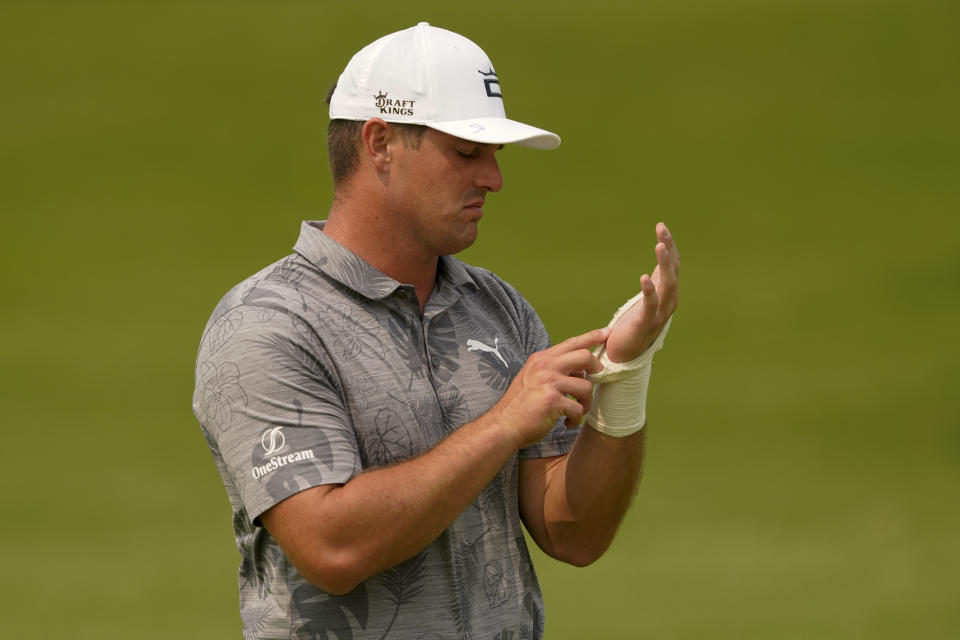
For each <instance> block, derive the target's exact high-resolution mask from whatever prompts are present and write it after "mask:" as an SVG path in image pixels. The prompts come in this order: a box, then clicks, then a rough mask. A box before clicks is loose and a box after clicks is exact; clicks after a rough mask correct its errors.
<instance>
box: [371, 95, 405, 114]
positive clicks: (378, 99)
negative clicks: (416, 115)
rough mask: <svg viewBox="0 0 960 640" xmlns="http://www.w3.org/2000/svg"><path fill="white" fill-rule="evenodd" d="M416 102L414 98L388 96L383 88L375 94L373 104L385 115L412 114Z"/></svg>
mask: <svg viewBox="0 0 960 640" xmlns="http://www.w3.org/2000/svg"><path fill="white" fill-rule="evenodd" d="M414 102H415V101H414V100H394V99H392V98H388V97H387V94H386V93H385V92H384V91H383V89H381V90H380V93H378V94H377V95H375V96H373V106H375V107H376V108H377V109H379V110H380V113H382V114H385V115H394V116H412V115H413V103H414Z"/></svg>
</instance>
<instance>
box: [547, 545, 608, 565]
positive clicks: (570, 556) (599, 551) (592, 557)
mask: <svg viewBox="0 0 960 640" xmlns="http://www.w3.org/2000/svg"><path fill="white" fill-rule="evenodd" d="M606 550H607V546H606V545H603V546H602V547H600V546H593V547H589V546H576V547H571V548H569V549H562V550H558V553H557V555H555V556H554V558H556V559H557V560H560V561H561V562H565V563H567V564H569V565H573V566H574V567H588V566H590V565H591V564H593V563H594V562H596V561H597V560H599V559H600V556H602V555H603V554H604V552H606Z"/></svg>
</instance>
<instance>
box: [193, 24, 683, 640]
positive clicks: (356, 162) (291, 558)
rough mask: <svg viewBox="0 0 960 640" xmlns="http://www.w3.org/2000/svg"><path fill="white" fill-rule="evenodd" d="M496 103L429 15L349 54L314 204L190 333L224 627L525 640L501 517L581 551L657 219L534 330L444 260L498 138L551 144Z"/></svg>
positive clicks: (634, 357) (471, 229)
mask: <svg viewBox="0 0 960 640" xmlns="http://www.w3.org/2000/svg"><path fill="white" fill-rule="evenodd" d="M504 95H509V88H508V90H507V92H506V93H505V92H504V89H503V87H501V85H500V81H499V78H498V75H497V71H496V69H495V67H494V66H493V64H492V63H491V62H490V60H489V58H488V57H487V56H486V54H485V53H484V52H483V51H482V50H481V49H480V48H479V47H478V46H477V45H475V44H474V43H473V42H471V41H470V40H468V39H466V38H464V37H463V36H460V35H457V34H455V33H452V32H450V31H446V30H444V29H439V28H436V27H433V26H430V25H428V24H427V23H420V24H419V25H417V26H415V27H412V28H409V29H406V30H403V31H399V32H397V33H393V34H390V35H387V36H385V37H383V38H381V39H379V40H377V41H376V42H374V43H372V44H370V45H368V46H366V47H364V48H363V49H362V50H360V51H359V52H358V53H357V54H356V55H355V56H354V57H353V58H352V59H351V60H350V62H349V63H348V64H347V66H346V69H345V70H344V72H343V74H342V75H341V76H340V78H339V80H338V81H337V84H336V87H335V88H334V90H333V91H332V94H331V96H330V100H329V102H330V118H331V122H330V125H329V130H328V147H329V153H330V165H331V168H332V172H333V181H334V198H333V203H332V205H331V208H330V211H329V215H328V216H327V218H326V220H325V221H309V222H304V223H303V225H302V227H301V230H300V236H299V239H298V240H297V241H296V244H295V246H294V253H293V254H292V255H290V256H288V257H286V258H284V259H282V260H280V261H279V262H277V263H275V264H272V265H270V266H268V267H266V268H264V269H263V270H261V271H260V272H259V273H256V274H255V275H253V276H251V277H249V278H247V279H246V280H244V281H243V282H241V283H240V284H239V285H237V286H236V287H234V288H233V289H232V290H231V291H230V292H229V293H228V294H227V295H226V296H225V297H224V298H223V299H222V300H221V301H220V303H219V305H217V307H216V309H215V310H214V312H213V315H212V316H211V318H210V321H209V323H208V324H207V327H206V329H205V330H204V333H203V337H202V341H201V345H200V350H199V355H198V358H197V367H196V388H195V393H194V399H193V408H194V412H195V414H196V416H197V418H198V419H199V421H200V423H201V425H202V428H203V433H204V435H205V437H206V439H207V442H208V444H209V447H210V450H211V451H212V453H213V457H214V461H215V462H216V464H217V467H218V469H219V471H220V475H221V476H222V479H223V483H224V485H225V487H226V490H227V494H228V496H229V499H230V503H231V505H232V508H233V529H234V535H235V538H236V543H237V547H238V549H239V551H240V554H241V557H242V563H241V565H240V570H239V591H240V612H241V616H242V620H243V633H244V637H246V638H258V639H268V638H270V639H274V638H276V639H279V638H284V639H286V638H304V639H305V638H311V639H314V638H328V637H336V638H341V639H344V638H397V639H403V638H409V639H434V640H436V639H439V638H444V639H451V640H452V639H454V638H483V639H484V640H488V639H490V638H518V639H519V638H540V637H542V636H543V633H544V623H545V617H544V607H543V599H542V597H541V592H540V588H539V585H538V583H537V577H536V573H535V571H534V568H533V565H532V563H531V561H530V555H529V553H528V551H527V546H526V543H525V541H524V534H523V530H522V527H521V523H522V524H523V526H525V527H526V530H527V531H528V532H529V534H530V536H531V537H532V539H533V540H534V541H535V542H536V544H537V545H538V546H539V547H540V548H541V549H543V551H544V552H545V553H546V554H548V555H550V556H552V557H553V558H556V559H558V560H560V561H562V562H567V563H570V564H573V565H577V566H584V565H588V564H590V563H591V562H593V561H594V560H596V559H597V558H599V557H600V556H601V555H602V554H603V553H604V552H605V550H606V549H607V548H608V546H609V545H610V542H611V540H612V539H613V536H614V534H615V532H616V530H617V527H618V526H619V524H620V522H621V520H622V518H623V515H624V513H625V512H626V510H627V508H628V506H629V504H630V501H631V498H632V496H633V494H634V492H635V489H636V486H637V483H638V479H639V477H640V471H641V463H642V460H643V444H644V433H645V432H644V430H643V427H644V424H645V421H646V417H645V400H646V394H647V382H648V380H649V376H650V367H651V362H652V357H653V353H654V352H655V351H656V350H657V349H659V348H660V346H661V344H662V342H663V339H664V336H665V335H666V332H667V328H668V325H669V320H670V317H671V315H672V313H673V311H674V309H675V308H676V305H677V288H678V281H677V273H678V268H679V255H678V253H677V249H676V245H675V243H674V240H673V238H672V237H671V235H670V232H669V231H668V229H667V227H666V226H664V225H663V224H658V225H657V227H656V243H655V244H654V249H653V253H654V254H655V255H651V256H649V259H650V260H651V261H653V260H654V259H655V261H656V268H655V269H654V270H653V272H652V275H651V276H648V275H643V276H641V277H640V278H639V280H638V285H639V288H640V292H639V293H638V295H637V296H636V297H635V298H633V299H631V300H630V301H628V302H627V303H626V304H625V305H624V306H623V307H622V308H621V309H620V310H619V311H618V312H617V313H616V314H614V319H613V320H612V321H611V323H610V326H608V327H604V328H598V329H595V330H592V331H588V332H587V333H584V334H582V335H578V336H575V337H572V338H569V339H567V340H564V341H563V342H560V343H558V344H556V345H553V346H551V345H550V340H549V338H548V336H547V332H546V330H545V329H544V326H543V323H542V322H541V321H540V318H539V317H538V316H537V314H536V312H535V311H534V309H533V308H532V307H531V306H530V304H529V303H528V302H527V301H526V300H525V299H524V298H523V297H522V296H521V295H520V294H519V293H518V292H517V291H516V290H515V289H514V288H513V287H511V286H510V285H509V284H507V283H506V282H504V281H503V280H501V279H500V278H498V277H497V276H496V275H494V274H493V273H491V272H490V271H487V270H485V269H482V268H478V267H474V266H470V265H467V264H465V263H463V262H461V261H460V260H458V259H456V258H454V257H452V256H453V255H454V254H456V253H457V252H459V251H461V250H463V249H465V248H467V247H469V246H470V245H471V244H473V242H474V241H475V240H476V239H477V234H478V226H479V223H480V220H481V218H482V217H483V215H484V213H485V210H486V208H487V205H488V203H487V202H486V200H487V197H488V196H489V195H490V194H492V193H496V192H498V191H500V189H501V187H502V186H503V177H502V175H501V172H500V168H499V166H498V163H497V154H498V152H500V151H501V149H503V147H504V145H510V144H519V145H522V146H526V147H533V148H535V149H552V148H554V147H556V146H557V145H559V143H560V139H559V137H557V136H556V135H555V134H553V133H550V132H548V131H544V130H542V129H538V128H535V127H532V126H529V125H526V124H521V123H519V122H515V121H513V120H509V119H507V118H506V117H505V112H504V106H503V96H504ZM527 215H531V216H534V215H543V214H542V212H535V211H530V212H528V213H527ZM548 223H549V221H548V220H546V219H545V220H544V224H548ZM577 240H579V238H571V243H573V242H576V241H577ZM570 312H571V313H575V312H576V307H575V306H574V305H571V308H570ZM581 423H583V426H581Z"/></svg>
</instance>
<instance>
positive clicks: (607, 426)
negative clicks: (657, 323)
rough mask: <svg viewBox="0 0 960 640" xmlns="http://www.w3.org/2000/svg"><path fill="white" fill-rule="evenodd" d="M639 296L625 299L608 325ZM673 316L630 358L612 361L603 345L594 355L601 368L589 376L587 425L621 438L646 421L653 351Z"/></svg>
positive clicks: (640, 426)
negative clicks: (590, 400) (590, 402)
mask: <svg viewBox="0 0 960 640" xmlns="http://www.w3.org/2000/svg"><path fill="white" fill-rule="evenodd" d="M642 299H643V293H640V294H638V295H636V296H634V297H633V298H631V299H630V300H628V301H627V303H626V304H624V305H623V306H622V307H620V309H618V310H617V313H615V314H614V316H613V319H612V320H611V321H610V325H609V326H610V327H613V326H614V325H615V324H616V323H617V321H618V320H619V319H620V317H621V316H622V315H623V314H624V313H625V312H626V311H627V310H628V309H629V308H630V307H632V306H633V305H634V304H637V303H639V302H640V301H641V300H642ZM672 320H673V318H672V317H671V318H669V319H667V322H666V324H664V325H663V329H661V330H660V334H659V335H658V336H657V338H656V339H655V340H654V341H653V344H651V345H650V347H648V348H647V350H646V351H644V352H643V353H642V354H640V355H639V356H638V357H636V358H634V359H633V360H630V361H629V362H612V361H611V360H610V359H609V358H608V357H607V353H606V347H605V346H601V347H600V350H599V351H598V352H597V357H599V358H600V362H601V363H602V364H603V371H601V372H599V373H595V374H590V375H589V376H588V378H589V380H590V381H591V382H593V383H594V385H595V386H594V390H593V405H592V407H591V409H590V412H589V413H588V414H587V415H586V416H585V419H586V422H587V424H588V425H590V426H591V427H593V428H594V429H596V430H597V431H599V432H600V433H603V434H606V435H608V436H613V437H615V438H624V437H626V436H629V435H631V434H633V433H636V432H637V431H639V430H640V429H642V428H643V426H644V425H645V424H646V421H647V415H646V404H647V388H648V387H649V385H650V371H651V369H652V367H653V355H654V354H655V353H656V352H657V351H659V350H660V349H661V348H662V347H663V342H664V340H665V339H666V337H667V331H668V330H669V329H670V322H671V321H672Z"/></svg>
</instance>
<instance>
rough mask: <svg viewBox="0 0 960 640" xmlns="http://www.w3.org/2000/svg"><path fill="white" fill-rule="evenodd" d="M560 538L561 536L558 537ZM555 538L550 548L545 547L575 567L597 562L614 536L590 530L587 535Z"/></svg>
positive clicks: (555, 556)
mask: <svg viewBox="0 0 960 640" xmlns="http://www.w3.org/2000/svg"><path fill="white" fill-rule="evenodd" d="M558 538H559V537H558ZM558 538H554V539H553V541H552V542H553V544H552V545H551V548H550V549H544V551H546V553H547V555H549V556H551V557H552V558H554V559H555V560H559V561H560V562H565V563H566V564H569V565H573V566H574V567H587V566H590V565H591V564H593V563H594V562H596V561H597V560H599V559H600V557H601V556H603V554H604V553H606V552H607V549H608V548H610V543H611V542H612V538H611V537H608V536H603V535H598V534H597V533H596V532H589V533H588V534H587V535H580V536H574V535H571V536H567V537H566V539H562V538H559V539H558Z"/></svg>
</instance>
